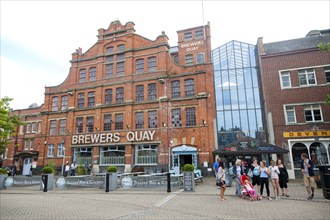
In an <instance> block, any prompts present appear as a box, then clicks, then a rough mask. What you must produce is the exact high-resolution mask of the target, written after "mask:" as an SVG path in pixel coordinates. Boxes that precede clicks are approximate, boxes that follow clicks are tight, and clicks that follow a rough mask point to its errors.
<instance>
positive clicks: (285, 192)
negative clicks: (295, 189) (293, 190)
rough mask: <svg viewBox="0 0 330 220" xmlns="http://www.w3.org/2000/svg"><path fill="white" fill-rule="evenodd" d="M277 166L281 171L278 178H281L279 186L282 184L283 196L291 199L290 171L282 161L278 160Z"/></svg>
mask: <svg viewBox="0 0 330 220" xmlns="http://www.w3.org/2000/svg"><path fill="white" fill-rule="evenodd" d="M277 166H278V169H279V171H280V174H279V175H278V177H279V184H280V188H281V192H282V196H286V197H289V194H288V184H287V183H288V182H289V174H288V171H287V169H286V167H285V166H284V164H283V163H282V160H281V159H278V160H277Z"/></svg>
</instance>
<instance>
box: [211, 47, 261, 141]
mask: <svg viewBox="0 0 330 220" xmlns="http://www.w3.org/2000/svg"><path fill="white" fill-rule="evenodd" d="M255 49H256V48H255V45H251V44H246V43H242V42H238V41H231V42H229V43H227V44H225V45H223V46H220V47H218V48H216V49H214V50H213V51H212V59H213V64H214V79H215V92H216V110H217V123H218V138H219V140H218V142H219V146H220V145H225V144H228V143H231V142H233V141H236V140H238V139H240V137H244V136H250V137H253V138H257V139H259V140H260V138H261V137H262V136H263V127H264V126H263V122H262V116H261V105H260V95H259V89H260V88H259V81H258V67H257V63H256V54H255Z"/></svg>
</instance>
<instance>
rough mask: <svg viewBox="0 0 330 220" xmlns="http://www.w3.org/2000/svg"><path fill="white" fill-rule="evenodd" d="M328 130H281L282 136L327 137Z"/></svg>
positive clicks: (329, 131) (329, 132)
mask: <svg viewBox="0 0 330 220" xmlns="http://www.w3.org/2000/svg"><path fill="white" fill-rule="evenodd" d="M329 136H330V130H325V131H299V132H283V137H285V138H291V137H329Z"/></svg>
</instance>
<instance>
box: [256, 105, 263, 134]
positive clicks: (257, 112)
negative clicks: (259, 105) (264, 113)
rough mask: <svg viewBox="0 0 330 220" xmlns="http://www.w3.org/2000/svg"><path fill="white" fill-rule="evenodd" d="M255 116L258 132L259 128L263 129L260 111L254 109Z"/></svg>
mask: <svg viewBox="0 0 330 220" xmlns="http://www.w3.org/2000/svg"><path fill="white" fill-rule="evenodd" d="M256 114H257V128H258V130H260V129H261V128H262V129H263V127H264V126H263V124H262V117H261V109H256Z"/></svg>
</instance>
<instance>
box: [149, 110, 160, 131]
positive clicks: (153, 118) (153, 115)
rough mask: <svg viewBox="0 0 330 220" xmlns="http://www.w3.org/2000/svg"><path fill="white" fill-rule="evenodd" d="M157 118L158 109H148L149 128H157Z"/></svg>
mask: <svg viewBox="0 0 330 220" xmlns="http://www.w3.org/2000/svg"><path fill="white" fill-rule="evenodd" d="M157 119H158V117H157V111H156V110H152V111H148V128H157V127H158V120H157Z"/></svg>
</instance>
